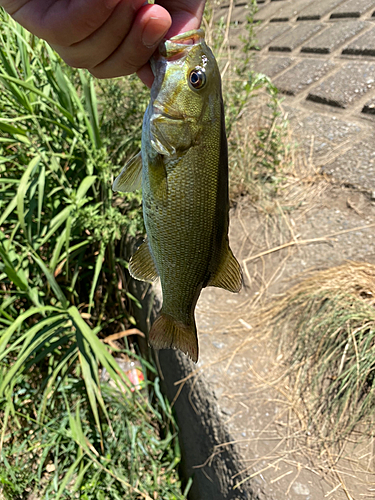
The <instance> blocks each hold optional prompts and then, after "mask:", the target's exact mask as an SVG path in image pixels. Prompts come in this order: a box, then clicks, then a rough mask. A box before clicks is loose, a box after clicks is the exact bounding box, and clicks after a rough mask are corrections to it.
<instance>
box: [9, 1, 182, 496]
mask: <svg viewBox="0 0 375 500" xmlns="http://www.w3.org/2000/svg"><path fill="white" fill-rule="evenodd" d="M0 22H1V28H0V148H1V149H0V419H1V436H0V471H1V472H0V491H1V485H2V489H3V493H4V494H5V495H6V496H7V498H12V499H17V498H27V496H26V494H25V493H22V490H23V489H24V488H25V487H26V485H28V487H30V488H31V489H35V491H37V492H38V494H41V492H42V491H44V492H45V493H44V494H45V498H75V496H74V494H73V493H74V492H77V493H76V494H77V495H78V494H79V495H80V496H79V498H87V499H88V498H90V499H91V498H106V499H107V498H108V499H109V498H129V499H130V498H139V497H143V498H146V497H148V496H147V495H153V494H154V492H156V493H157V494H158V495H161V496H162V498H182V496H181V494H180V493H178V492H179V483H178V482H177V481H176V479H175V471H174V465H175V464H174V462H173V453H172V452H171V451H170V450H172V448H171V447H170V446H169V441H171V442H173V439H174V438H173V437H172V434H171V432H170V430H169V429H170V426H169V425H166V424H165V423H164V420H163V418H162V417H161V413H160V411H161V410H160V411H159V410H158V409H154V408H153V406H152V405H151V404H150V403H149V399H148V397H147V395H146V394H143V392H139V393H136V394H133V393H132V392H131V391H130V389H129V387H128V380H127V378H126V376H125V375H124V373H123V372H122V371H121V369H120V368H119V366H118V364H117V362H116V359H115V357H114V356H113V355H112V354H113V353H112V352H110V351H109V350H108V348H107V347H106V346H105V345H104V344H103V342H102V339H103V338H104V337H106V336H107V335H109V334H112V333H115V332H119V331H123V330H125V329H127V328H128V327H129V326H130V325H131V324H134V319H133V317H132V313H131V310H132V307H137V302H136V300H135V299H134V297H132V296H131V294H130V293H129V291H128V290H127V283H126V280H127V278H126V276H125V274H124V270H123V268H124V267H126V260H127V255H126V252H125V247H126V243H127V240H128V238H129V237H134V236H137V235H139V234H142V232H143V225H142V218H141V210H140V203H141V200H140V195H139V194H137V193H136V194H131V195H128V196H124V197H123V198H118V199H113V193H112V189H111V185H112V180H113V177H114V175H116V174H117V173H118V171H119V170H120V168H121V167H122V164H123V162H125V160H126V159H127V158H128V157H130V156H131V155H132V154H134V153H135V151H136V150H137V149H138V147H139V144H140V135H141V131H140V128H141V123H142V115H143V112H144V110H145V107H146V103H147V99H148V92H147V90H146V91H145V90H143V88H142V87H141V86H140V85H139V84H138V83H136V80H135V79H134V78H133V79H130V80H129V79H128V80H126V81H123V82H116V81H110V82H106V83H101V85H100V88H98V89H96V88H95V85H94V80H93V79H92V78H91V77H90V76H89V75H88V74H87V72H85V71H82V70H73V69H71V68H68V67H66V66H65V65H64V64H62V63H61V60H60V59H59V58H58V56H57V55H56V54H55V53H54V52H53V50H52V49H51V48H50V47H49V46H48V45H47V44H46V43H45V42H43V41H41V40H39V39H37V38H35V37H34V36H32V35H31V34H29V33H27V32H26V31H25V30H24V29H23V28H21V27H20V26H18V25H17V24H16V23H15V22H13V21H12V20H11V19H10V18H8V17H7V16H6V14H4V13H3V12H2V11H0ZM98 99H99V100H98ZM122 347H123V348H124V349H126V353H127V355H131V353H130V351H129V348H130V346H129V344H127V343H123V344H122ZM119 348H121V344H119ZM113 350H116V349H112V351H113ZM121 355H123V356H124V355H125V354H121V353H118V354H117V356H121ZM144 363H145V362H143V364H144ZM148 368H149V369H150V370H152V366H150V365H149V366H148ZM103 369H105V370H106V371H107V372H108V374H109V375H110V377H111V379H112V380H113V382H114V383H115V385H116V386H117V392H116V391H112V392H111V393H110V392H108V389H105V391H104V392H103V384H102V383H101V381H100V372H101V370H103ZM150 388H151V391H153V390H155V391H157V397H156V401H159V403H158V404H159V406H160V405H161V406H160V408H163V412H164V413H166V414H169V418H171V415H170V412H169V410H168V409H167V406H166V402H165V401H164V399H163V398H162V396H161V394H160V391H159V390H157V387H156V386H155V388H154V386H153V385H150ZM120 394H123V395H122V396H121V397H120ZM158 404H157V405H156V408H158ZM154 426H155V427H156V428H158V429H159V430H160V429H161V432H162V434H164V437H165V439H166V441H162V440H160V439H158V432H157V431H156V428H154ZM164 457H165V464H164V462H163V461H164ZM156 458H157V459H158V460H159V461H158V460H156ZM48 461H52V462H53V464H54V470H55V472H54V473H48V471H47V472H46V468H45V467H46V464H47V463H48ZM160 464H163V470H164V472H162V471H161V470H160V467H161V465H160ZM112 483H113V485H112ZM172 483H173V484H172ZM101 488H107V489H108V488H109V489H108V491H107V492H106V493H100V494H99V491H101ZM172 491H173V494H172V493H171V492H172ZM78 492H79V493H78ZM82 492H84V493H82ZM140 492H141V493H140ZM156 493H155V494H156ZM82 495H83V496H82ZM163 495H166V496H163ZM173 495H174V496H173Z"/></svg>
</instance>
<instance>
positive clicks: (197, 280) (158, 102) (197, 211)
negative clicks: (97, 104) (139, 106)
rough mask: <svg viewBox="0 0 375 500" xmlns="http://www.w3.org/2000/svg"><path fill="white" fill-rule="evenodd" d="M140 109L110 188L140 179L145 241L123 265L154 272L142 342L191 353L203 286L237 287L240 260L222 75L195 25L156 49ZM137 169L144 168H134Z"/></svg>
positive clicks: (141, 275)
mask: <svg viewBox="0 0 375 500" xmlns="http://www.w3.org/2000/svg"><path fill="white" fill-rule="evenodd" d="M159 52H160V55H159V56H158V57H156V58H155V59H154V60H153V61H152V68H153V72H154V75H155V80H154V84H153V86H152V88H151V101H150V104H149V106H148V108H147V110H146V113H145V116H144V120H143V129H142V147H141V153H140V154H139V155H137V157H135V158H134V159H132V160H130V162H129V163H128V165H126V166H125V168H124V169H123V170H122V172H121V173H120V175H119V176H118V178H117V179H116V180H115V182H114V185H113V189H114V190H119V191H128V190H134V189H136V188H137V187H139V183H140V180H141V183H142V195H143V216H144V221H145V227H146V232H147V240H146V241H145V242H144V243H143V244H142V245H141V246H140V247H139V249H138V250H137V251H136V253H135V254H134V256H133V257H132V258H131V260H130V263H129V271H130V273H131V275H132V276H133V277H134V278H136V279H141V280H146V281H154V280H155V279H156V278H157V277H158V276H159V277H160V282H161V287H162V293H163V305H162V309H161V311H160V314H159V316H158V317H157V318H156V320H155V322H154V324H153V325H152V328H151V331H150V334H149V342H150V344H151V345H152V346H153V347H154V348H156V349H161V348H175V349H181V350H182V351H183V352H185V353H187V354H188V355H189V356H190V357H191V358H192V359H193V360H194V361H197V360H198V338H197V330H196V325H195V318H194V309H195V305H196V302H197V300H198V298H199V295H200V292H201V290H202V288H204V287H206V286H218V287H222V288H225V289H227V290H229V291H232V292H237V291H239V290H240V288H241V284H242V273H241V269H240V266H239V264H238V262H237V260H236V259H235V257H234V256H233V253H232V251H231V250H230V248H229V242H228V226H229V200H228V153H227V141H226V135H225V120H224V107H223V102H222V96H221V78H220V73H219V69H218V67H217V63H216V60H215V58H214V56H213V54H212V52H211V50H210V49H209V48H208V47H207V45H206V43H205V41H204V32H203V31H202V30H194V31H190V32H187V33H184V34H181V35H178V36H176V37H173V38H172V39H171V40H166V41H165V42H164V43H163V44H162V46H161V47H160V48H159ZM141 172H142V174H141Z"/></svg>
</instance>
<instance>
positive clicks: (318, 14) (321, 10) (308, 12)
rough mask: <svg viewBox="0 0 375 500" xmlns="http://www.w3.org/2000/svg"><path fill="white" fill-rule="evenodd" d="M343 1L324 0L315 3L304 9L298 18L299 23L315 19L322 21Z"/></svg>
mask: <svg viewBox="0 0 375 500" xmlns="http://www.w3.org/2000/svg"><path fill="white" fill-rule="evenodd" d="M342 1H343V0H323V1H315V2H313V3H312V4H311V5H309V6H308V7H306V9H304V10H303V11H302V12H301V13H300V15H299V16H298V17H297V21H308V20H313V19H321V18H322V17H323V16H325V15H326V14H328V13H329V12H330V11H331V10H332V9H334V8H335V7H337V6H338V5H339V4H340V3H342Z"/></svg>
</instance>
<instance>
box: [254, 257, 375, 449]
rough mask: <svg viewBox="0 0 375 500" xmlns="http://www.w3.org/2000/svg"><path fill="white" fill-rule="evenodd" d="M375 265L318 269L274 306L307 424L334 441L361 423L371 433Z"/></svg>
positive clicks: (271, 316) (272, 315)
mask: <svg viewBox="0 0 375 500" xmlns="http://www.w3.org/2000/svg"><path fill="white" fill-rule="evenodd" d="M374 284H375V267H374V266H373V265H371V264H367V263H359V262H349V263H346V264H343V265H341V266H339V267H337V268H333V269H328V270H326V271H321V272H319V273H316V274H313V275H312V276H311V277H310V278H308V279H306V280H304V281H302V282H301V283H300V284H298V285H296V286H295V287H293V288H292V289H291V290H289V291H288V292H287V293H286V294H285V295H284V297H283V298H282V299H280V300H278V301H277V304H274V303H272V304H271V306H269V308H268V310H267V313H266V316H265V318H263V321H265V320H266V319H267V320H268V321H270V322H271V324H272V325H273V326H272V328H273V331H274V334H275V335H276V337H277V338H278V339H279V341H280V349H281V352H282V353H283V355H284V359H285V364H286V366H287V367H288V370H287V373H288V376H289V377H291V378H292V380H294V381H298V383H297V384H292V385H295V387H297V397H298V399H299V401H300V402H302V403H303V404H304V407H305V411H306V412H307V417H308V425H309V428H310V430H314V432H315V433H317V434H318V435H319V436H321V437H322V438H324V442H325V444H326V445H327V444H337V443H340V442H341V440H342V439H344V438H346V437H347V436H348V435H349V434H350V433H351V432H352V431H353V430H354V429H355V428H356V427H357V426H358V424H359V423H360V424H361V434H362V435H363V436H366V435H372V432H373V429H372V421H373V415H374V409H375V395H374V385H375V377H374V374H375V361H374V355H375V307H374V306H375V300H374V297H375V286H374Z"/></svg>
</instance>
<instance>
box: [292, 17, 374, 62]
mask: <svg viewBox="0 0 375 500" xmlns="http://www.w3.org/2000/svg"><path fill="white" fill-rule="evenodd" d="M365 26H366V24H365V22H363V21H337V22H336V23H333V24H330V25H329V27H328V28H327V29H325V30H324V31H323V32H322V33H320V34H319V35H316V36H314V38H312V39H311V40H309V41H308V42H306V44H304V46H303V47H302V49H301V52H311V53H315V54H329V53H330V52H332V51H333V50H336V49H337V48H338V47H339V46H340V45H342V44H343V43H345V42H346V41H347V40H348V39H349V38H352V37H353V36H355V35H357V34H358V33H359V32H360V31H362V30H363V28H364V27H365Z"/></svg>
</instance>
